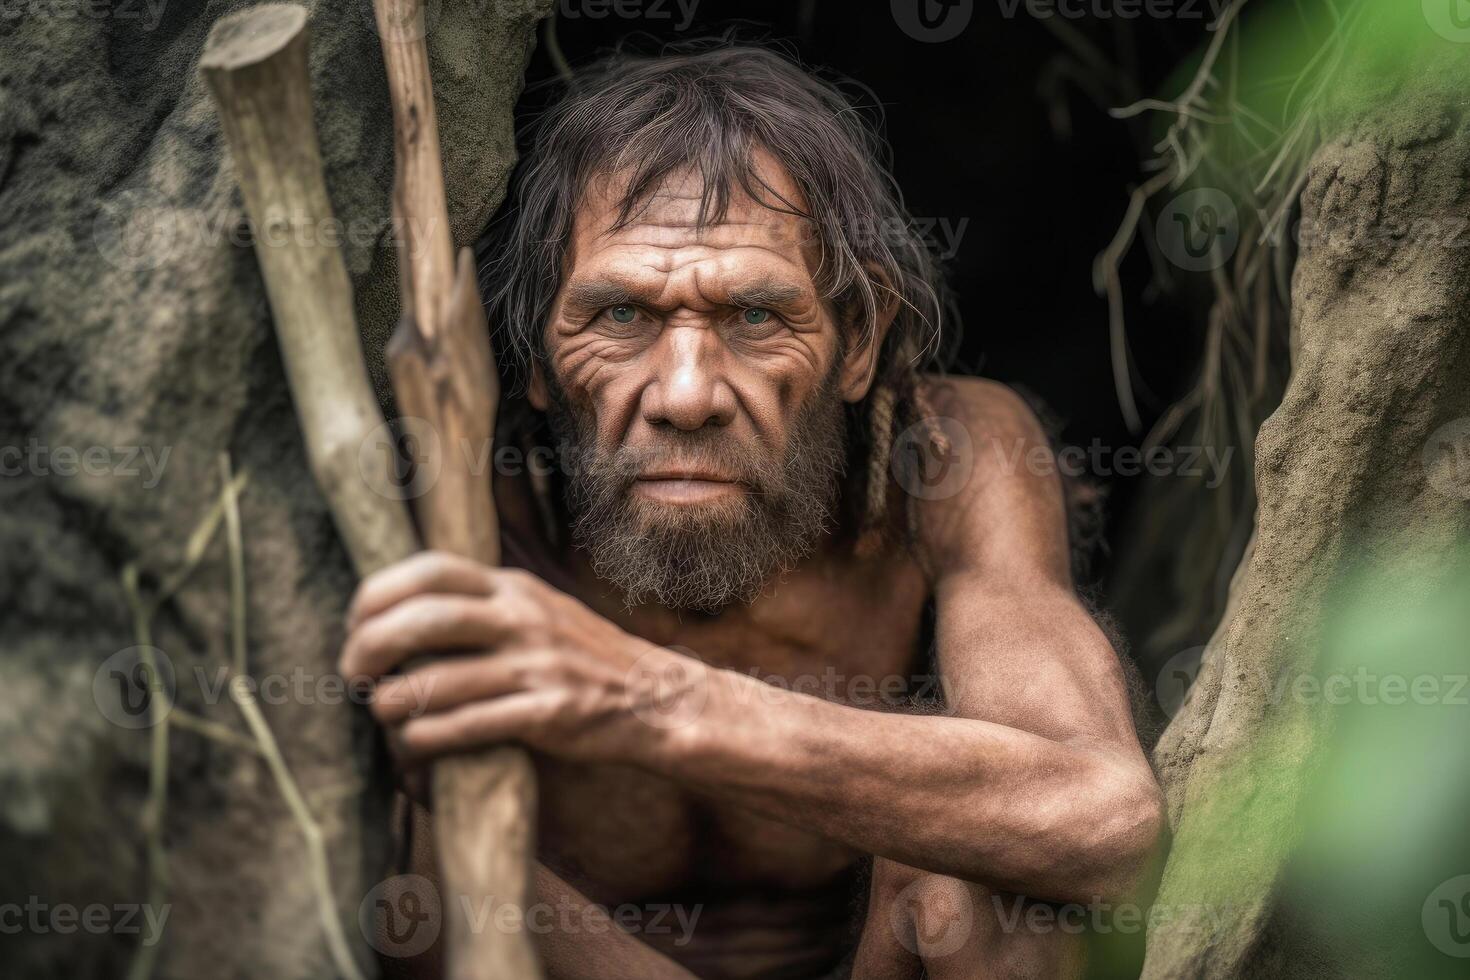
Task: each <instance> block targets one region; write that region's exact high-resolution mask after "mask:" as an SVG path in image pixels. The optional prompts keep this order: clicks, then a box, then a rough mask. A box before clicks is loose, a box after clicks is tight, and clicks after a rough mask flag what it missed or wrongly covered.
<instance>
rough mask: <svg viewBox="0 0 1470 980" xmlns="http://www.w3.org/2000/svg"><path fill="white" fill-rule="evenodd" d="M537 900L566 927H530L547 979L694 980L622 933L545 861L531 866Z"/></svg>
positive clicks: (600, 908) (644, 945)
mask: <svg viewBox="0 0 1470 980" xmlns="http://www.w3.org/2000/svg"><path fill="white" fill-rule="evenodd" d="M535 874H536V877H535V890H536V902H537V903H538V904H540V905H541V906H543V907H550V908H552V909H555V910H557V912H558V915H559V916H560V917H561V918H563V919H564V920H565V921H566V922H570V923H572V925H571V926H569V927H566V928H558V929H538V930H534V931H535V938H536V948H537V952H539V953H540V954H541V962H542V964H543V965H544V966H545V967H546V976H547V978H548V980H694V974H692V973H690V972H689V971H688V970H685V969H684V968H683V967H681V966H679V965H678V964H677V963H675V962H674V961H673V960H671V959H669V958H668V957H666V956H664V955H663V954H661V953H659V952H657V951H656V950H654V949H653V948H652V947H650V946H648V945H647V944H646V943H643V942H640V941H639V940H638V938H637V937H635V936H633V935H630V934H629V933H627V932H624V931H623V930H622V929H621V928H619V926H618V924H617V923H616V922H614V921H613V919H612V917H611V916H610V915H608V912H607V909H606V908H605V907H604V906H602V905H598V904H597V903H595V902H593V901H592V900H591V899H589V898H587V897H586V896H584V895H583V894H582V893H581V892H579V891H577V890H576V889H575V888H573V887H572V886H571V885H569V884H568V883H567V882H566V881H564V880H562V879H561V878H560V877H558V876H557V875H556V874H555V873H554V872H552V871H551V870H550V869H548V868H547V867H546V866H545V865H543V864H540V863H538V864H537V865H536V870H535Z"/></svg>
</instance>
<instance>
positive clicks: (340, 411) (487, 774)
mask: <svg viewBox="0 0 1470 980" xmlns="http://www.w3.org/2000/svg"><path fill="white" fill-rule="evenodd" d="M306 19H307V14H306V11H305V10H304V9H303V8H301V7H299V6H295V5H290V4H261V5H258V6H255V7H250V8H248V9H246V10H243V11H240V12H238V13H235V14H231V15H228V16H226V17H224V18H221V19H220V21H219V22H218V23H216V24H215V26H214V28H213V29H212V30H211V32H210V35H209V39H208V41H207V42H206V45H205V52H204V55H203V57H202V58H201V61H200V70H201V73H202V74H203V76H204V78H205V81H206V82H207V84H208V85H209V88H210V91H211V93H212V94H213V96H214V99H215V103H216V106H217V108H218V110H219V115H220V119H221V122H222V126H223V129H224V132H225V137H226V139H227V141H228V142H229V145H230V151H231V155H232V158H233V160H234V163H235V170H236V174H237V177H238V179H239V182H240V187H241V193H242V196H243V197H244V201H245V207H246V211H247V213H248V214H249V215H250V217H251V220H252V223H253V226H254V228H255V231H256V237H255V250H256V255H257V257H258V259H259V261H260V266H261V273H262V277H263V278H264V280H265V284H266V292H267V295H268V297H269V299H270V303H271V310H272V313H273V314H274V317H275V323H276V333H277V337H278V338H279V341H280V345H281V350H282V354H283V358H284V360H285V363H286V371H287V378H288V381H289V383H290V385H291V392H292V397H293V399H294V401H295V403H296V409H297V414H298V415H299V416H300V419H301V426H302V430H303V432H304V434H305V439H306V444H307V452H308V455H309V457H310V459H311V465H312V471H313V474H314V476H315V477H316V479H317V482H318V484H319V485H320V487H321V489H322V491H323V493H324V494H325V496H326V497H327V500H328V503H329V505H330V507H331V510H332V515H333V518H334V519H335V521H336V524H337V528H338V531H339V533H340V534H341V535H342V537H343V540H344V542H345V543H346V546H347V548H348V551H349V553H350V554H351V556H352V560H353V564H354V566H355V567H356V569H357V571H358V573H359V574H360V575H365V574H367V573H369V572H372V571H374V570H375V569H377V568H380V567H382V566H384V565H387V564H390V563H392V562H395V561H398V560H400V559H402V558H405V557H407V556H408V555H409V554H412V553H413V551H415V550H416V549H417V547H418V541H417V536H416V534H415V532H414V529H413V525H412V522H411V521H410V519H409V515H408V511H407V508H405V507H404V505H403V503H402V502H401V501H400V500H398V499H396V497H395V496H393V495H392V494H384V493H383V492H382V488H383V487H384V486H387V482H386V480H385V481H384V483H383V484H377V483H376V481H375V480H374V479H372V478H371V477H372V474H369V473H366V472H364V470H363V462H364V461H363V458H362V455H361V454H362V447H363V446H364V445H365V444H369V443H370V440H372V439H374V438H375V437H377V436H379V435H380V434H381V432H382V431H383V430H382V428H381V427H382V426H383V418H382V415H381V413H380V412H379V410H378V405H377V400H376V398H375V397H374V395H373V389H372V385H371V383H370V381H369V379H368V375H367V369H366V366H365V364H364V362H363V356H362V345H361V339H360V337H359V335H358V331H357V326H356V322H355V317H354V315H353V306H352V288H351V282H350V280H349V279H348V278H347V270H346V266H345V264H344V263H343V261H342V256H341V253H340V251H339V249H338V248H337V247H336V245H335V244H331V243H330V242H329V241H328V240H327V239H328V238H329V236H328V235H327V234H326V233H327V229H329V228H335V227H336V225H335V223H334V222H333V218H332V211H331V204H330V201H329V199H328V197H327V192H326V184H325V181H324V179H323V171H322V162H321V152H320V149H319V146H318V142H317V135H316V127H315V124H314V121H313V116H312V107H311V85H310V75H309V72H308V69H307V63H306V51H307V32H306ZM396 36H397V34H396V33H385V34H384V54H385V59H386V61H387V63H388V67H389V78H390V84H392V85H394V86H396V87H395V88H394V94H393V101H394V117H395V129H396V130H397V133H398V147H397V151H398V162H399V166H398V175H397V181H396V185H395V187H396V190H395V201H394V214H395V223H396V225H397V227H398V228H399V229H400V236H401V237H400V247H401V249H402V251H401V252H400V259H401V267H402V271H403V284H404V299H405V302H404V319H403V322H401V323H400V325H399V328H398V331H397V332H396V333H395V336H394V338H393V341H392V342H391V343H390V345H389V347H390V354H389V369H390V373H391V375H392V377H393V382H394V390H395V393H396V395H397V398H398V401H399V408H400V411H401V412H402V414H403V415H404V416H408V417H417V418H419V419H422V420H424V422H425V423H427V425H428V426H429V430H428V431H430V432H432V433H434V434H436V435H437V437H438V438H437V439H430V440H427V442H426V444H425V445H423V446H421V447H420V448H421V449H423V450H424V451H433V452H435V453H437V455H438V458H437V459H436V460H431V461H426V462H428V465H427V466H425V467H424V470H425V471H426V472H429V473H433V472H434V471H435V468H436V466H435V464H437V470H438V478H437V479H436V480H435V481H434V482H433V484H432V485H431V486H430V487H428V488H427V489H426V491H425V492H424V494H423V496H422V497H421V498H420V499H419V500H418V510H419V516H420V523H421V525H422V528H423V532H424V536H425V538H426V540H427V541H428V543H429V545H430V546H431V547H436V548H444V549H446V550H451V551H455V552H457V553H460V554H464V555H469V556H471V557H474V558H477V559H479V560H480V561H484V562H487V563H493V562H496V561H497V560H498V558H499V537H498V528H497V524H496V520H495V509H494V500H493V498H492V497H491V495H490V483H489V478H490V475H489V473H488V471H486V472H481V473H479V474H476V473H475V472H474V471H473V465H474V462H475V461H476V460H477V459H480V458H488V456H486V457H479V456H477V455H476V454H475V452H474V450H477V449H480V448H482V447H483V449H484V450H486V451H487V452H488V451H489V449H490V448H491V447H490V442H489V440H490V438H491V436H492V434H493V432H494V421H495V409H496V405H497V402H498V384H497V381H496V374H495V369H494V361H493V359H492V357H491V354H490V347H489V332H488V329H487V328H486V325H485V316H484V310H483V308H482V307H481V306H480V301H479V295H478V291H477V290H476V288H475V282H474V269H473V263H472V261H471V260H470V258H469V253H468V250H466V251H465V252H463V253H462V254H461V256H460V261H459V265H458V267H457V268H456V267H455V266H454V265H453V264H452V259H453V247H452V243H451V241H450V237H449V221H448V211H447V208H446V207H445V203H444V202H445V198H444V185H443V174H442V170H441V167H440V163H439V147H438V126H437V122H436V119H435V114H434V108H433V96H432V91H431V90H430V88H429V78H428V74H427V69H428V62H427V55H426V52H425V50H424V45H423V42H422V40H421V39H420V40H419V41H418V43H417V45H408V46H407V50H406V52H403V51H396V50H395V51H391V52H390V50H389V45H390V43H393V44H395V45H396V44H397V42H390V40H389V38H391V37H396ZM405 53H406V55H407V59H408V60H407V64H406V66H405V60H404V58H402V57H400V55H402V54H405ZM415 116H417V119H418V120H421V121H422V122H423V124H424V127H425V128H423V129H416V120H415ZM436 209H437V210H436ZM420 317H422V318H423V319H422V323H423V324H424V325H425V326H424V327H422V328H421V327H420V326H419V323H420V320H419V318H420ZM466 450H469V454H468V455H466ZM367 462H368V463H369V465H370V464H371V462H372V460H371V457H369V459H368V461H367ZM383 465H384V467H385V469H384V472H383V475H384V476H385V477H386V475H387V463H386V461H384V464H383ZM434 804H435V808H434V831H435V837H436V838H437V841H438V846H439V858H440V861H439V863H440V871H441V881H442V882H443V884H444V886H445V888H446V890H447V894H446V895H445V896H444V901H443V907H444V909H445V912H446V919H447V923H446V924H447V933H448V975H449V976H450V977H451V978H454V980H522V978H527V980H531V978H537V977H539V976H540V968H539V966H538V964H537V961H536V958H535V954H534V951H533V949H532V947H531V944H530V941H529V937H528V936H527V935H526V934H525V932H524V930H522V929H520V928H517V929H516V930H515V931H514V932H511V933H509V934H507V933H503V932H501V933H497V932H496V931H495V930H494V928H487V929H484V930H482V931H481V932H479V933H472V932H471V931H470V928H469V924H470V923H469V918H468V917H467V916H465V915H463V914H455V913H459V912H462V910H463V906H462V904H461V898H463V899H465V900H467V901H469V902H471V903H475V902H478V901H479V900H481V899H489V900H491V901H492V902H493V903H495V905H496V907H497V908H498V907H499V906H500V905H502V904H506V903H509V904H513V905H515V906H517V907H518V908H520V909H522V910H523V909H524V908H525V904H526V900H527V895H528V890H529V876H530V855H531V853H532V851H531V827H532V823H531V821H532V812H533V806H534V774H533V772H532V769H531V764H530V761H529V758H528V757H527V755H526V753H525V752H524V751H522V750H519V749H512V748H501V749H495V750H492V751H489V752H486V753H480V754H478V755H475V756H464V757H458V758H453V759H447V760H443V761H441V762H440V763H438V764H437V765H436V766H435V767H434ZM490 921H491V922H496V921H498V919H497V917H495V916H494V915H492V916H491V919H490Z"/></svg>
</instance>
